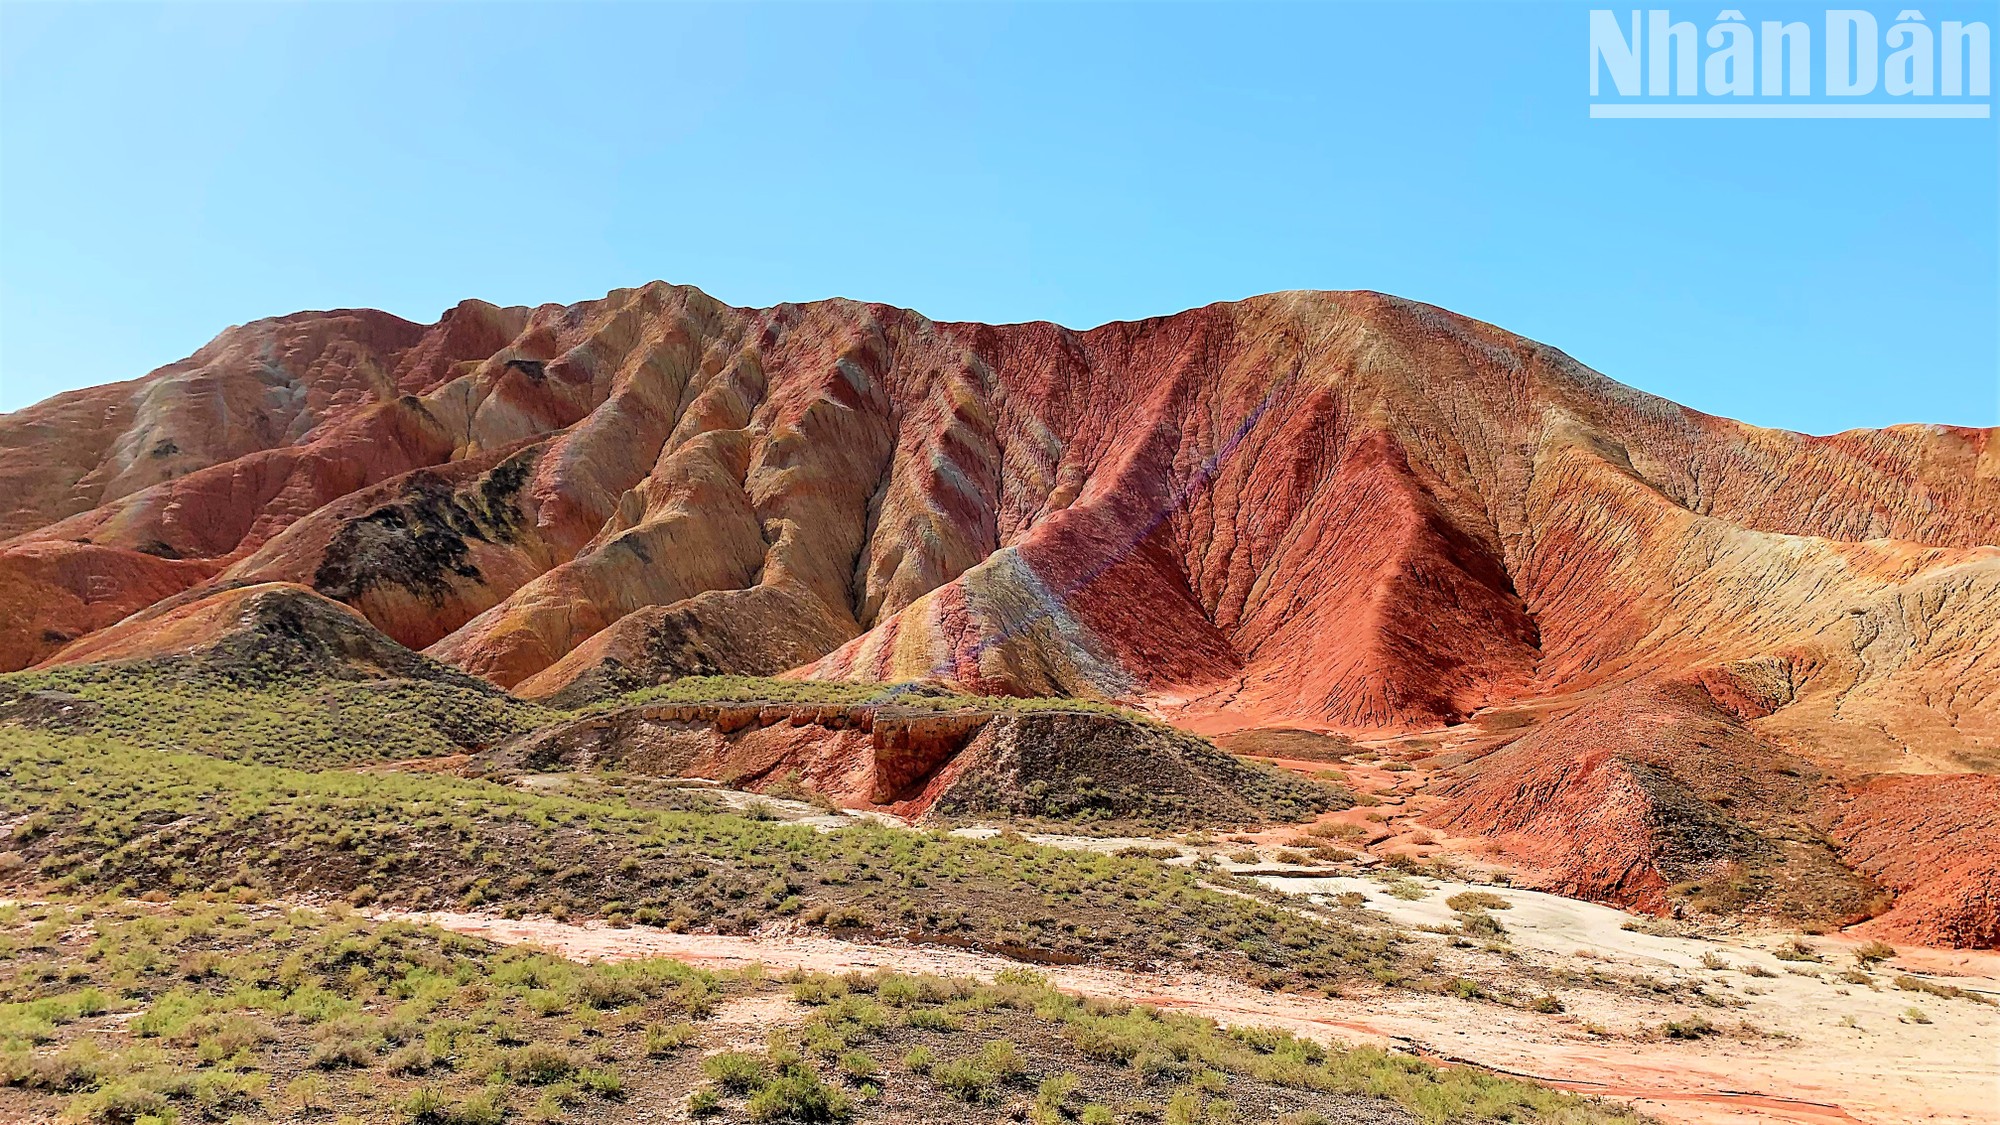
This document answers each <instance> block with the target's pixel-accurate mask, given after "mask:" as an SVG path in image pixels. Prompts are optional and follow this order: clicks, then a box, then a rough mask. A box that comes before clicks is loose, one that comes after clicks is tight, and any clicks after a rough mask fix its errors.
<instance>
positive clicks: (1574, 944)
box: [412, 841, 2000, 1125]
mask: <svg viewBox="0 0 2000 1125" xmlns="http://www.w3.org/2000/svg"><path fill="white" fill-rule="evenodd" d="M1092 843H1093V846H1104V842H1103V841H1093V842H1092ZM1266 881H1267V882H1269V883H1271V884H1272V885H1275V886H1281V887H1283V889H1285V890H1286V891H1288V892H1290V893H1296V894H1303V895H1313V894H1325V893H1333V892H1337V891H1342V890H1358V891H1360V892H1361V893H1363V894H1365V895H1367V896H1368V898H1369V900H1370V901H1369V905H1370V906H1371V907H1378V908H1380V909H1381V910H1382V912H1383V913H1385V914H1388V915H1389V916H1390V917H1391V918H1393V919H1394V920H1396V921H1397V922H1399V923H1403V924H1408V925H1423V924H1429V923H1434V922H1435V923H1443V922H1446V921H1449V920H1450V916H1451V912H1450V911H1449V910H1448V909H1447V908H1446V907H1445V906H1444V905H1443V900H1444V898H1445V897H1446V896H1447V895H1449V894H1451V893H1454V891H1455V890H1457V889H1460V888H1458V887H1456V886H1454V885H1450V884H1437V883H1432V882H1430V881H1428V880H1423V881H1421V883H1422V884H1423V885H1424V886H1426V887H1429V888H1432V890H1431V893H1430V894H1429V896H1428V897H1427V898H1425V899H1423V900H1420V901H1404V900H1402V899H1397V898H1392V897H1390V896H1388V895H1386V894H1384V893H1383V891H1382V887H1381V885H1380V884H1379V883H1375V882H1373V881H1371V880H1367V879H1351V878H1336V879H1284V878H1270V879H1267V880H1266ZM1480 889H1482V890H1489V891H1493V892H1494V893H1497V894H1500V895H1502V896H1503V897H1505V898H1506V899H1507V900H1508V901H1509V902H1511V903H1512V904H1513V906H1512V908H1511V909H1509V910H1507V911H1504V912H1501V913H1500V917H1502V918H1503V919H1504V920H1505V923H1506V925H1507V927H1508V929H1509V931H1510V937H1511V939H1512V944H1513V946H1514V948H1515V949H1516V950H1517V951H1519V952H1520V953H1521V954H1523V955H1524V956H1526V957H1528V958H1531V959H1534V960H1536V961H1539V962H1542V963H1549V964H1555V963H1567V964H1568V966H1569V967H1571V968H1580V967H1587V966H1588V965H1592V964H1594V965H1597V966H1598V967H1600V968H1603V969H1605V970H1607V971H1612V972H1621V971H1623V972H1627V973H1637V972H1643V973H1647V974H1651V975H1653V976H1656V977H1660V978H1663V979H1676V978H1680V979H1691V980H1699V981H1700V982H1701V983H1703V984H1704V986H1705V987H1706V988H1707V989H1708V991H1709V992H1710V993H1711V994H1715V995H1719V996H1727V997H1731V998H1734V999H1740V1000H1741V1001H1743V1003H1744V1006H1743V1007H1741V1008H1732V1009H1728V1010H1714V1011H1713V1012H1712V1013H1711V1015H1712V1017H1713V1019H1714V1020H1715V1022H1716V1023H1718V1024H1722V1023H1725V1022H1727V1023H1734V1021H1736V1020H1739V1019H1746V1020H1748V1021H1749V1022H1750V1023H1752V1024H1754V1025H1756V1026H1757V1027H1758V1028H1759V1029H1761V1030H1763V1031H1765V1032H1768V1033H1777V1034H1781V1035H1784V1036H1787V1037H1788V1038H1782V1039H1780V1038H1755V1039H1750V1040H1747V1041H1745V1040H1739V1039H1722V1038H1708V1039H1702V1040H1697V1041H1693V1042H1679V1041H1651V1042H1634V1041H1631V1040H1626V1039H1619V1038H1602V1037H1599V1036H1595V1035H1592V1034H1590V1033H1589V1032H1587V1031H1586V1030H1584V1024H1585V1023H1586V1022H1591V1023H1595V1024H1598V1025H1600V1026H1601V1027H1603V1028H1605V1029H1607V1030H1609V1031H1610V1032H1612V1033H1613V1035H1614V1036H1615V1035H1616V1034H1617V1033H1619V1032H1622V1031H1629V1030H1633V1029H1636V1028H1638V1027H1640V1026H1642V1025H1651V1026H1657V1025H1658V1024H1659V1023H1660V1022H1662V1020H1663V1018H1664V1015H1665V1014H1672V1013H1663V1010H1662V1008H1660V1007H1656V1006H1652V1005H1650V1004H1649V1002H1648V1001H1646V1000H1644V999H1634V998H1632V997H1629V996H1615V995H1612V994H1609V993H1607V992H1604V991H1601V990H1595V989H1575V990H1562V991H1561V995H1562V997H1563V1000H1564V1002H1565V1004H1566V1005H1567V1006H1568V1007H1569V1011H1567V1012H1565V1013H1563V1014H1560V1015H1543V1014H1537V1013H1533V1012H1527V1011H1523V1010H1520V1009H1517V1008H1510V1007H1503V1006H1500V1005H1496V1004H1489V1003H1481V1002H1474V1001H1463V1000H1457V999H1453V998H1448V997H1440V996H1434V995H1429V994H1425V993H1415V992H1409V991H1406V990H1397V989H1382V990H1371V991H1369V992H1367V993H1366V994H1357V995H1355V996H1351V997H1341V998H1338V999H1325V998H1317V997H1314V998H1307V997H1300V996H1291V995H1285V994H1277V993H1268V992H1263V991H1260V990H1258V989H1254V988H1251V987H1250V986H1248V985H1245V984H1242V983H1239V982H1237V981H1234V980H1229V979H1226V978H1221V977H1216V976H1212V975H1208V974H1202V973H1195V972H1163V973H1139V972H1130V971H1124V970H1118V969H1110V968H1103V967H1094V966H1069V967H1050V968H1045V969H1043V970H1042V971H1044V972H1045V973H1047V974H1048V976H1049V977H1050V978H1051V981H1052V983H1054V984H1055V985H1056V986H1057V987H1059V988H1062V989H1063V990H1065V991H1069V992H1073V993H1076V994H1079V995H1087V996H1102V997H1110V998H1117V999H1125V1000H1134V1001H1143V1002H1145V1003H1149V1004H1154V1005H1157V1006H1160V1007H1163V1008H1174V1009H1179V1010H1184V1011H1190V1012H1196V1013H1199V1014H1202V1015H1205V1016H1209V1017H1212V1018H1214V1019H1216V1020H1218V1021H1221V1022H1224V1023H1232V1024H1258V1025H1266V1026H1273V1027H1283V1028H1286V1029H1288V1030H1291V1031H1294V1032H1296V1033H1300V1034H1305V1035H1311V1036H1314V1037H1316V1038H1320V1039H1338V1040H1341V1041H1346V1042H1360V1043H1376V1044H1386V1045H1394V1046H1400V1047H1404V1048H1408V1049H1413V1050H1418V1051H1421V1052H1423V1053H1425V1054H1428V1055H1432V1056H1435V1057H1438V1058H1441V1059H1447V1060H1455V1061H1463V1062H1469V1063H1475V1064H1477V1065H1481V1066H1485V1067H1489V1068H1492V1069H1495V1070H1501V1071H1506V1072H1509V1073H1515V1074H1522V1075H1530V1076H1533V1077H1536V1078H1539V1079H1543V1080H1545V1081H1549V1082H1551V1083H1553V1084H1556V1085H1560V1086H1563V1087H1565V1088H1569V1089H1573V1090H1577V1091H1580V1092H1588V1093H1598V1094H1604V1095H1607V1096H1613V1097H1618V1098H1622V1099H1627V1100H1630V1101H1632V1102H1633V1103H1634V1104H1636V1105H1638V1106H1639V1107H1640V1108H1642V1109H1644V1110H1646V1111H1647V1112H1650V1113H1653V1114H1655V1115H1657V1116H1659V1117H1661V1118H1664V1119H1666V1120H1669V1121H1677V1122H1719V1121H1739V1122H1740V1121H1764V1122H1798V1123H1817V1125H1825V1123H1829V1122H1846V1121H1858V1122H1864V1123H1866V1125H1900V1123H1906V1122H1907V1123H1915V1122H1962V1123H1971V1122H1991V1121H2000V1009H1996V1008H1993V1007H1989V1006H1986V1005H1981V1004H1976V1003H1974V1002H1972V1001H1970V1000H1966V999H1962V998H1961V999H1956V1000H1946V999H1940V998H1936V997H1931V996H1926V995H1921V994H1918V993H1913V992H1908V991H1903V990H1899V989H1896V988H1894V987H1893V986H1892V985H1890V984H1889V981H1890V979H1891V978H1892V976H1893V974H1892V973H1877V974H1875V975H1876V978H1877V981H1878V987H1876V988H1869V987H1866V986H1855V985H1850V984H1846V983H1844V982H1838V981H1836V980H1834V979H1833V971H1832V967H1831V966H1817V965H1814V966H1803V967H1804V968H1809V969H1811V970H1813V971H1812V974H1811V975H1809V976H1805V975H1798V974H1795V973H1793V972H1790V971H1787V970H1788V969H1789V968H1798V967H1802V966H1793V965H1789V964H1788V963H1785V962H1780V961H1778V960H1777V959H1776V958H1774V957H1772V956H1771V955H1770V954H1769V953H1768V952H1766V951H1765V949H1764V948H1763V947H1764V946H1769V945H1775V944H1776V942H1777V940H1778V939H1777V938H1776V936H1770V937H1765V938H1761V939H1744V940H1732V941H1726V942H1724V941H1708V940H1700V939H1695V938H1686V937H1658V936H1652V935H1648V934H1645V933H1637V932H1633V931H1628V930H1624V929H1621V927H1622V926H1623V925H1624V924H1625V923H1626V922H1628V921H1631V920H1632V916H1630V915H1627V914H1625V913H1623V912H1621V911H1617V910H1613V909H1610V908H1608V907H1602V906H1596V905H1592V904H1590V903H1583V902H1577V901H1574V900H1570V899H1563V898H1559V897H1556V896H1552V895H1544V894H1538V893H1536V892H1532V891H1521V890H1510V889H1498V888H1489V887H1482V888H1480ZM412 917H414V918H416V919H417V920H420V921H425V922H430V923H433V924H435V925H438V926H441V927H443V928H445V929H449V930H455V931H458V932H461V933H468V934H476V935H479V936H482V937H486V938H489V939H491V940H494V941H500V942H507V943H532V944H536V945H541V946H545V947H547V948H549V949H551V950H553V951H555V952H557V953H560V954H562V955H564V956H567V957H573V958H583V959H589V958H614V959H616V958H632V957H653V956H660V957H673V958H676V959H679V960H683V961H687V962H691V963H696V964H702V965H708V966H712V967H718V968H729V967H738V966H741V965H745V964H748V963H750V962H760V963H762V964H764V965H766V966H768V967H770V968H771V969H773V970H776V971H783V970H787V969H793V968H799V969H808V970H817V971H824V972H848V971H865V970H871V969H877V968H886V969H894V970H897V971H901V972H924V973H937V974H942V975H950V976H978V977H990V976H991V975H992V974H993V973H994V972H996V971H998V970H1000V969H1003V968H1006V967H1009V966H1010V965H1015V964H1016V963H1015V962H1010V961H1007V960H1005V959H1003V958H1000V957H995V956H989V955H985V954H980V953H975V952H969V951H964V950H953V949H940V948H932V947H913V946H907V945H897V944H872V943H860V942H850V941H842V940H838V939H834V938H828V937H821V936H814V935H808V934H802V933H797V932H775V931H774V932H770V933H766V934H760V935H757V936H741V937H738V936H718V935H698V934H672V933H666V932H662V931H658V930H649V929H616V928H612V927H608V926H605V925H603V924H602V923H593V922H585V923H559V922H554V921H551V920H547V919H521V920H512V921H510V920H508V919H504V918H498V917H494V916H491V915H480V914H456V913H440V914H422V915H415V916H412ZM1810 940H1812V941H1814V942H1816V943H1818V944H1820V945H1822V946H1824V947H1825V948H1827V950H1828V952H1829V960H1830V961H1831V960H1838V961H1842V962H1847V963H1851V959H1849V958H1846V957H1836V956H1834V953H1835V950H1836V948H1837V947H1838V945H1839V944H1840V943H1838V942H1836V941H1833V940H1830V939H1810ZM1704 953H1710V954H1714V955H1718V956H1721V957H1722V958H1724V959H1725V960H1726V961H1728V962H1729V963H1730V964H1731V965H1742V964H1749V963H1755V964H1758V965H1761V966H1763V967H1765V968H1766V969H1768V970H1769V971H1771V972H1772V973H1774V974H1775V975H1774V976H1771V977H1756V978H1753V977H1747V976H1744V975H1743V974H1741V973H1739V972H1734V971H1730V970H1711V969H1705V968H1702V967H1701V957H1702V954H1704ZM1488 956H1491V955H1488ZM1945 961H1949V962H1952V963H1953V964H1952V965H1951V966H1950V967H1953V968H1955V969H1956V972H1955V973H1954V975H1953V976H1951V977H1948V978H1940V979H1948V980H1950V982H1951V983H1954V984H1956V985H1958V986H1959V987H1976V988H1980V989H1990V990H1993V991H1996V992H2000V955H1996V954H1952V955H1949V956H1948V957H1947V958H1945V959H1943V960H1941V961H1939V962H1938V963H1935V964H1929V965H1928V966H1927V967H1930V968H1938V969H1942V968H1946V967H1947V965H1946V964H1945V963H1944V962H1945ZM1904 963H1906V964H1907V965H1908V967H1913V968H1914V967H1917V966H1918V965H1919V964H1921V963H1924V958H1923V957H1922V956H1919V955H1915V954H1913V955H1911V956H1909V957H1907V958H1906V959H1904ZM1840 967H1843V968H1844V967H1846V966H1845V964H1843V965H1841V966H1840ZM1968 973H1971V974H1976V975H1966V974H1968ZM1912 1006H1915V1007H1920V1008H1921V1009H1922V1010H1923V1011H1924V1012H1925V1013H1926V1014H1927V1015H1928V1017H1929V1018H1930V1019H1931V1020H1932V1021H1933V1022H1931V1023H1929V1024H1916V1023H1908V1022H1903V1020H1902V1018H1901V1017H1902V1014H1903V1013H1904V1012H1905V1010H1906V1009H1908V1008H1910V1007H1912ZM1848 1018H1851V1019H1852V1021H1853V1024H1854V1026H1848V1025H1846V1024H1845V1023H1843V1020H1844V1019H1848Z"/></svg>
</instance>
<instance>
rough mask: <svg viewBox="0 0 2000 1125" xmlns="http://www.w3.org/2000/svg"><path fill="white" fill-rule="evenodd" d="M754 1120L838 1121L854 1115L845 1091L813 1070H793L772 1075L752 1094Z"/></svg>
mask: <svg viewBox="0 0 2000 1125" xmlns="http://www.w3.org/2000/svg"><path fill="white" fill-rule="evenodd" d="M747 1108H748V1109H749V1111H750V1119H751V1120H752V1121H798V1122H813V1123H818V1122H837V1121H846V1120H849V1119H850V1118H852V1117H853V1116H854V1103H853V1102H852V1101H851V1100H850V1099H849V1098H848V1096H847V1095H846V1094H845V1093H842V1092H841V1091H840V1090H838V1089H836V1088H835V1087H832V1086H828V1085H827V1084H826V1083H824V1082H821V1081H820V1080H819V1077H818V1076H817V1075H814V1074H812V1073H811V1072H804V1071H796V1070H795V1071H792V1072H790V1073H787V1074H784V1075H781V1076H780V1077H778V1078H774V1079H772V1080H771V1081H770V1082H767V1083H765V1084H764V1086H763V1087H762V1088H761V1089H759V1090H758V1091H757V1092H756V1093H755V1094H752V1095H751V1096H750V1103H749V1105H748V1107H747Z"/></svg>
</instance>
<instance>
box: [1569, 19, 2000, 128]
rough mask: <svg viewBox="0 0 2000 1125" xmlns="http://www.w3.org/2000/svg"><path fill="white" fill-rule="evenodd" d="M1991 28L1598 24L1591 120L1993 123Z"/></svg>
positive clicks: (1767, 22) (1950, 22)
mask: <svg viewBox="0 0 2000 1125" xmlns="http://www.w3.org/2000/svg"><path fill="white" fill-rule="evenodd" d="M1992 87H1993V44H1992V33H1991V32H1990V31H1989V29H1988V28H1987V25H1986V24H1985V23H1984V22H1981V21H1977V20H1964V19H1938V20H1936V21H1932V20H1929V19H1926V18H1925V17H1924V13H1923V12H1921V11H1918V10H1916V9H1914V8H1906V9H1903V10H1902V11H1899V12H1897V13H1896V16H1895V18H1894V19H1888V18H1884V17H1879V16H1878V15H1877V14H1876V13H1874V12H1869V11H1864V10H1862V9H1857V8H1838V9H1829V10H1828V11H1827V12H1826V13H1825V17H1824V19H1821V20H1818V21H1809V20H1799V19H1777V20H1772V19H1758V20H1751V19H1748V18H1746V17H1745V16H1744V14H1743V13H1742V12H1741V11H1738V10H1737V9H1734V8H1729V9H1725V10H1724V11H1723V12H1722V14H1721V15H1718V16H1716V17H1715V19H1714V20H1713V21H1712V22H1710V23H1709V24H1707V26H1705V27H1704V26H1698V25H1697V24H1696V23H1695V22H1694V21H1693V20H1686V19H1675V18H1674V15H1673V13H1672V12H1671V11H1669V10H1667V9H1664V8H1656V9H1651V10H1647V11H1643V12H1642V11H1637V10H1633V11H1630V12H1620V11H1610V10H1605V9H1598V10H1594V11H1592V12H1591V13H1590V115H1591V116H1592V117H1958V118H1986V117H1991V116H1992V112H1993V110H1992V100H1991V99H1992V92H1993V90H1992Z"/></svg>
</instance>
